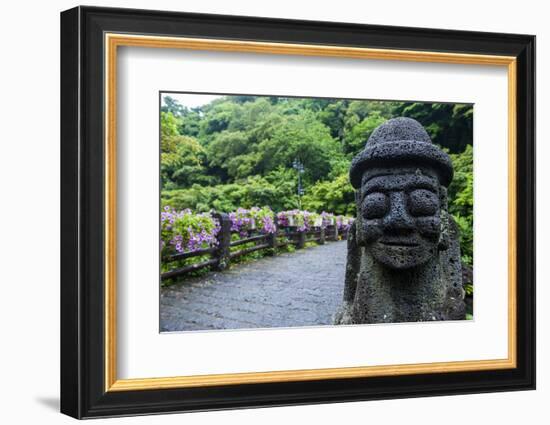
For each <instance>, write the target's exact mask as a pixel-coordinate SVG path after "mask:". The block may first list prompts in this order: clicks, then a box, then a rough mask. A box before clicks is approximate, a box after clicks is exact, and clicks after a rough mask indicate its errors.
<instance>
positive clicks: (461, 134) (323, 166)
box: [161, 96, 473, 264]
mask: <svg viewBox="0 0 550 425" xmlns="http://www.w3.org/2000/svg"><path fill="white" fill-rule="evenodd" d="M472 115H473V108H472V106H471V105H462V104H444V103H412V102H381V101H358V100H338V99H302V98H284V97H258V96H227V97H222V98H219V99H216V100H214V101H212V102H210V103H208V104H206V105H204V106H201V107H198V108H187V107H185V106H184V105H181V104H179V103H178V102H177V101H175V100H174V99H173V98H171V97H169V96H164V99H163V106H162V109H161V183H162V191H161V201H162V206H163V207H164V206H168V207H169V211H173V210H177V211H183V210H185V209H190V210H192V211H193V212H195V213H207V212H209V211H210V210H212V209H214V210H216V211H220V212H228V213H229V212H237V213H238V210H239V209H246V210H250V209H252V208H253V207H256V206H257V207H261V208H263V207H264V206H269V207H270V208H271V210H273V211H274V212H275V213H279V212H282V211H292V210H295V209H300V210H308V211H310V212H311V213H313V214H321V213H322V212H324V211H328V212H330V213H333V214H335V215H347V216H353V215H354V214H355V204H354V190H353V188H352V187H351V185H350V183H349V179H348V170H349V165H350V162H351V159H352V158H353V157H354V156H355V155H356V154H357V153H358V152H359V151H361V150H362V149H363V147H364V144H365V141H366V140H367V139H368V137H369V136H370V134H371V133H372V131H373V130H374V129H375V128H376V127H377V126H378V125H380V124H381V123H383V122H384V121H386V120H387V119H390V118H393V117H396V116H408V117H411V118H414V119H416V120H418V121H419V122H420V123H422V124H423V125H424V126H425V128H426V129H427V131H428V133H429V134H430V136H431V138H432V140H433V141H434V142H435V143H437V144H438V145H440V146H441V147H442V148H444V149H446V150H447V151H448V152H449V153H450V155H451V158H452V160H453V163H454V167H455V178H454V180H453V183H452V184H451V186H450V187H449V209H450V213H451V214H452V215H453V216H454V218H455V219H456V221H457V223H458V225H459V227H460V229H461V247H462V253H463V260H464V261H465V262H466V263H469V264H471V263H472V237H473V234H472V230H473V229H472V222H473V218H472V212H473V162H472V159H473V157H472V153H473V151H472V146H471V145H472ZM297 163H300V164H302V165H303V172H302V173H300V177H301V180H302V186H303V191H304V193H303V196H299V195H298V191H297V181H298V173H299V171H298V170H297V167H295V165H296V164H297ZM293 165H294V166H293ZM264 211H265V210H264ZM203 225H204V226H205V224H204V223H203ZM201 229H202V228H201V227H200V225H198V227H197V231H198V232H199V233H200V232H201V231H202V230H201ZM208 232H209V231H206V233H208ZM210 233H211V232H210ZM185 243H187V244H188V243H189V242H188V241H187V242H185Z"/></svg>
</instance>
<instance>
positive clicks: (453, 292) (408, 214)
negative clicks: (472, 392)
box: [335, 118, 465, 324]
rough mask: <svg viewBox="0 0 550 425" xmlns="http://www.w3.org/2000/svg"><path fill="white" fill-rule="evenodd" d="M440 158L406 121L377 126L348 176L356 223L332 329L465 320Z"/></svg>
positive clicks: (446, 177) (445, 163)
mask: <svg viewBox="0 0 550 425" xmlns="http://www.w3.org/2000/svg"><path fill="white" fill-rule="evenodd" d="M452 176H453V169H452V163H451V160H450V158H449V157H448V155H447V154H446V153H445V152H443V151H442V150H441V149H440V148H438V147H437V146H435V145H433V144H432V142H431V140H430V138H429V136H428V134H427V132H426V130H425V129H424V128H423V127H422V125H421V124H420V123H418V122H417V121H415V120H413V119H410V118H396V119H392V120H389V121H387V122H386V123H384V124H382V125H381V126H379V127H378V128H377V129H376V130H375V131H374V132H373V133H372V135H371V137H370V138H369V140H368V141H367V143H366V146H365V149H364V151H363V152H361V153H360V154H359V155H357V157H356V158H355V159H354V160H353V162H352V166H351V169H350V178H351V182H352V185H353V186H354V187H355V189H356V202H357V219H356V221H355V223H354V225H353V226H352V228H351V230H350V232H349V237H348V256H347V265H346V282H345V288H344V302H343V305H342V306H341V307H340V309H339V310H338V311H337V313H336V315H335V323H336V324H355V323H395V322H417V321H432V320H459V319H464V318H465V305H464V290H463V288H462V275H461V262H460V244H459V234H458V228H457V226H456V223H454V221H453V219H452V217H451V216H450V215H449V214H448V212H447V186H448V185H449V183H450V182H451V180H452Z"/></svg>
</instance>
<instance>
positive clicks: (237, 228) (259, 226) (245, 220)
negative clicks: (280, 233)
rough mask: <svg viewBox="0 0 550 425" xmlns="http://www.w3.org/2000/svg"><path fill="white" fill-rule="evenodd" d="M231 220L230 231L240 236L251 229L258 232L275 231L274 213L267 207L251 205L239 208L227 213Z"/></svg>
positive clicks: (246, 233) (245, 234)
mask: <svg viewBox="0 0 550 425" xmlns="http://www.w3.org/2000/svg"><path fill="white" fill-rule="evenodd" d="M229 218H230V220H231V231H232V232H237V233H239V235H241V236H243V237H244V236H247V235H248V233H249V232H250V231H251V230H258V231H259V232H260V233H266V234H267V233H275V232H276V231H277V229H276V228H275V222H274V218H275V214H274V213H273V211H272V210H271V208H269V207H263V208H258V207H252V208H250V209H249V210H246V209H244V208H239V209H237V211H235V212H232V213H229Z"/></svg>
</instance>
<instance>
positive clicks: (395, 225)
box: [382, 192, 414, 235]
mask: <svg viewBox="0 0 550 425" xmlns="http://www.w3.org/2000/svg"><path fill="white" fill-rule="evenodd" d="M382 224H383V225H384V230H385V231H387V232H390V233H395V234H398V235H401V234H409V233H411V231H412V230H413V229H414V220H413V218H412V217H411V216H410V215H409V212H408V211H407V199H406V195H405V193H403V192H392V193H391V194H390V210H389V212H388V214H386V216H385V217H384V219H383V221H382Z"/></svg>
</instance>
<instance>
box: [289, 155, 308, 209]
mask: <svg viewBox="0 0 550 425" xmlns="http://www.w3.org/2000/svg"><path fill="white" fill-rule="evenodd" d="M292 168H294V169H295V170H296V171H297V172H298V209H300V210H301V209H302V195H303V194H304V192H305V191H304V189H303V188H302V174H303V172H304V164H302V163H301V162H300V160H298V159H295V160H294V161H293V162H292Z"/></svg>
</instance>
